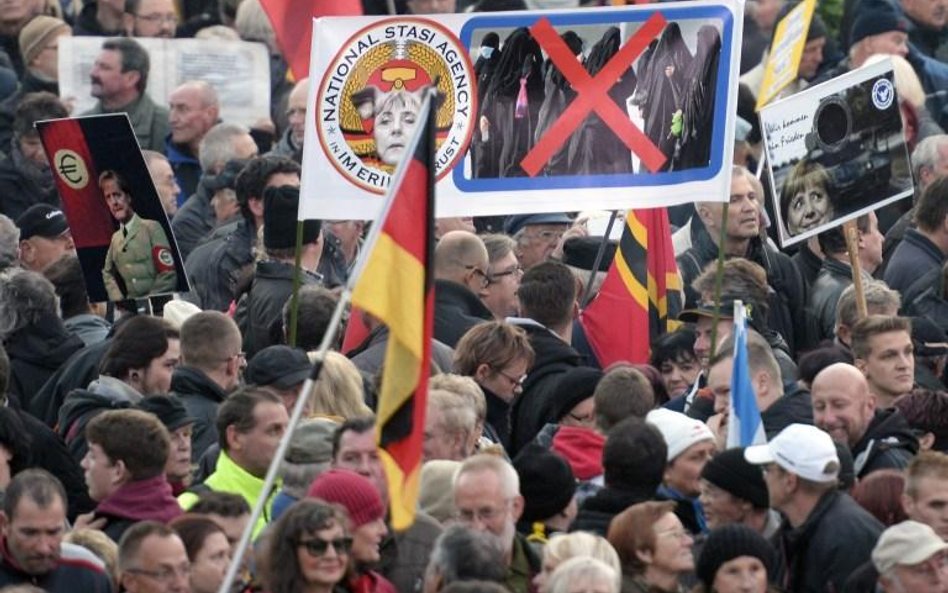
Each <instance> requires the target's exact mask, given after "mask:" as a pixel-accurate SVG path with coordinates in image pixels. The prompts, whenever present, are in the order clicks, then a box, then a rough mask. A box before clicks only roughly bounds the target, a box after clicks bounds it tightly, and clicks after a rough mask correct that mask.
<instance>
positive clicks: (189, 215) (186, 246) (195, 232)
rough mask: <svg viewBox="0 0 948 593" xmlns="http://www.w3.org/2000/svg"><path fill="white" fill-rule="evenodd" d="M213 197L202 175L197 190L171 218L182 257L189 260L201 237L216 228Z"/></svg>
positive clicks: (172, 228)
mask: <svg viewBox="0 0 948 593" xmlns="http://www.w3.org/2000/svg"><path fill="white" fill-rule="evenodd" d="M211 197H212V196H211V192H210V191H209V190H208V189H207V186H205V184H204V178H203V177H202V178H201V181H199V182H198V185H197V190H195V192H194V194H192V195H191V196H189V197H188V199H187V200H185V201H184V204H182V205H181V207H180V208H178V211H177V212H175V214H174V218H172V219H171V230H172V231H174V239H175V241H176V242H177V243H178V251H179V252H180V253H181V258H182V259H185V260H187V259H188V256H189V255H191V252H192V251H194V248H195V247H197V246H198V244H199V243H200V242H201V239H203V238H204V237H206V236H207V235H208V234H209V233H210V232H211V231H212V230H214V220H215V214H214V209H213V208H211Z"/></svg>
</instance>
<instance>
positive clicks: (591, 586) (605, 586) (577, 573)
mask: <svg viewBox="0 0 948 593" xmlns="http://www.w3.org/2000/svg"><path fill="white" fill-rule="evenodd" d="M619 574H620V573H619V571H618V570H616V569H615V568H613V567H611V566H609V565H608V564H606V563H605V562H603V561H602V560H597V559H596V558H590V557H588V556H579V557H576V558H570V559H569V560H567V561H566V562H564V563H563V564H560V565H559V566H558V567H556V570H554V571H553V574H552V575H551V576H550V586H549V592H550V593H619V582H620V579H619Z"/></svg>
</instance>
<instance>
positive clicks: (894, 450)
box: [811, 362, 918, 478]
mask: <svg viewBox="0 0 948 593" xmlns="http://www.w3.org/2000/svg"><path fill="white" fill-rule="evenodd" d="M811 390H812V394H811V395H812V398H813V420H814V422H815V424H816V426H818V427H819V428H821V429H822V430H824V431H825V432H827V433H829V435H830V436H831V437H832V438H833V440H834V441H836V442H837V443H844V444H846V445H847V446H849V448H850V450H851V451H852V454H853V460H854V462H855V472H856V476H857V477H859V478H863V477H865V476H866V475H868V474H869V473H870V472H873V471H875V470H879V469H886V468H894V469H902V468H904V467H905V466H907V465H908V462H909V461H911V459H912V457H913V456H914V455H915V453H917V452H918V441H917V439H916V438H915V436H914V435H913V434H912V429H911V428H910V427H909V424H908V422H907V421H906V420H905V417H904V416H902V414H901V412H899V411H898V410H896V409H895V408H889V409H885V410H881V409H877V408H876V398H875V396H874V395H872V393H871V392H870V391H869V382H868V381H867V379H866V377H865V375H864V374H863V373H862V372H861V371H860V370H859V369H857V368H856V367H854V366H853V365H851V364H846V363H842V362H841V363H836V364H833V365H830V366H828V367H826V368H825V369H823V370H822V371H820V373H819V374H818V375H817V376H816V378H814V379H813V385H812V386H811Z"/></svg>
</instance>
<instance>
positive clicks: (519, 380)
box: [490, 366, 527, 387]
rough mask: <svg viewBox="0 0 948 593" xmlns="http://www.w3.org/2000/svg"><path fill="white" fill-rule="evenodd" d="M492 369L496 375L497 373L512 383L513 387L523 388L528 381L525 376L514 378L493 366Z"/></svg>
mask: <svg viewBox="0 0 948 593" xmlns="http://www.w3.org/2000/svg"><path fill="white" fill-rule="evenodd" d="M490 368H491V369H493V370H494V372H495V373H497V374H498V375H500V376H501V377H503V378H504V379H507V380H508V381H510V386H511V387H523V382H524V381H526V380H527V376H526V375H525V374H524V375H521V376H520V377H512V376H510V375H508V374H507V373H505V372H504V371H502V370H500V369H498V368H496V367H493V366H492V367H490Z"/></svg>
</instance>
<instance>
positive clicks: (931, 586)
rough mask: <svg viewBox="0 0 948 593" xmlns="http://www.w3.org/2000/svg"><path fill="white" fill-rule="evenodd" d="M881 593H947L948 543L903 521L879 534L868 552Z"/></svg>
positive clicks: (921, 525)
mask: <svg viewBox="0 0 948 593" xmlns="http://www.w3.org/2000/svg"><path fill="white" fill-rule="evenodd" d="M872 564H873V566H874V567H875V569H876V570H877V571H879V586H880V587H881V589H882V591H884V592H885V593H932V592H936V591H937V592H939V593H941V592H944V591H948V543H946V542H944V541H943V540H942V539H941V538H940V537H938V534H936V533H935V531H934V530H933V529H932V528H931V527H929V526H928V525H925V524H924V523H919V522H917V521H903V522H901V523H898V524H896V525H893V526H892V527H889V528H888V529H886V530H885V531H883V532H882V536H881V537H879V542H878V543H877V544H876V547H875V548H873V550H872Z"/></svg>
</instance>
